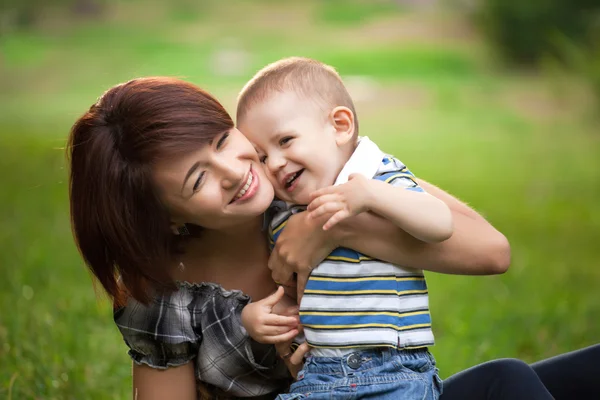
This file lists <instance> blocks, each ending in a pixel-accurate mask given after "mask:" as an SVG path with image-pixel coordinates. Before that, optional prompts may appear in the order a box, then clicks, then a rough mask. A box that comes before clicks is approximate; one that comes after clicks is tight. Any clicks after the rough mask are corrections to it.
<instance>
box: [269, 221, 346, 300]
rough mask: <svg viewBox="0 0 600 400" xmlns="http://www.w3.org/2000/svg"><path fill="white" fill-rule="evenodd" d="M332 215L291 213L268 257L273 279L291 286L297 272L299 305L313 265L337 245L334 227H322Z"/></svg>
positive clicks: (337, 237)
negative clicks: (315, 215) (316, 215)
mask: <svg viewBox="0 0 600 400" xmlns="http://www.w3.org/2000/svg"><path fill="white" fill-rule="evenodd" d="M331 216H332V214H331V213H329V214H324V215H322V216H321V217H319V218H310V217H309V215H308V213H307V212H301V213H298V214H295V215H292V216H291V217H290V218H289V219H288V222H287V224H286V226H285V228H284V229H283V231H282V232H281V235H279V238H278V239H277V242H276V243H275V248H274V249H273V251H272V252H271V257H270V258H269V268H270V269H271V271H272V276H273V280H274V281H275V282H278V283H281V284H285V285H290V284H296V283H295V282H293V274H294V273H297V274H298V276H297V289H298V304H299V303H300V299H301V298H302V293H303V292H304V287H305V286H306V281H307V280H308V276H309V275H310V272H311V271H312V269H313V268H315V267H316V266H317V265H318V264H319V263H320V262H321V261H323V260H324V259H325V258H326V257H327V256H328V255H329V253H331V252H332V251H333V250H334V249H335V248H337V247H339V245H338V241H339V240H340V238H339V232H338V230H337V228H335V227H334V228H332V229H330V230H328V231H324V230H323V228H322V227H323V224H324V223H325V222H327V221H328V220H329V218H331Z"/></svg>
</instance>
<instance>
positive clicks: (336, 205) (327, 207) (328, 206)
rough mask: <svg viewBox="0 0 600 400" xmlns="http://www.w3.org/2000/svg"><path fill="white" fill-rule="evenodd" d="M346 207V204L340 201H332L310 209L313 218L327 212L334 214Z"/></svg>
mask: <svg viewBox="0 0 600 400" xmlns="http://www.w3.org/2000/svg"><path fill="white" fill-rule="evenodd" d="M343 208H344V204H343V203H340V202H330V203H325V204H323V205H321V206H320V207H319V208H317V209H316V210H313V211H310V217H311V218H319V217H320V216H322V215H325V214H333V213H336V212H338V211H340V210H341V209H343Z"/></svg>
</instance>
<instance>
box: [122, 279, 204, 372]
mask: <svg viewBox="0 0 600 400" xmlns="http://www.w3.org/2000/svg"><path fill="white" fill-rule="evenodd" d="M193 302H194V298H193V296H191V295H190V293H187V292H186V291H184V290H179V291H176V292H174V293H170V294H165V295H162V296H159V297H157V298H155V299H154V300H153V301H152V302H151V303H150V304H148V305H144V304H141V303H139V302H137V301H136V300H134V299H129V301H128V302H127V305H126V306H125V307H121V308H118V309H116V310H115V311H114V315H113V317H114V321H115V324H116V325H117V327H118V328H119V330H120V332H121V335H122V336H123V339H124V341H125V343H126V344H127V346H128V347H129V356H130V357H131V359H132V360H133V361H135V362H136V363H137V364H145V365H148V366H150V367H152V368H158V369H165V368H168V367H175V366H179V365H183V364H186V363H188V362H189V361H191V360H193V359H194V358H195V357H196V356H197V354H198V349H199V345H200V342H201V340H202V337H201V328H200V326H196V325H197V324H196V323H195V321H194V319H193V318H192V313H191V312H190V310H191V308H192V307H193V304H192V303H193Z"/></svg>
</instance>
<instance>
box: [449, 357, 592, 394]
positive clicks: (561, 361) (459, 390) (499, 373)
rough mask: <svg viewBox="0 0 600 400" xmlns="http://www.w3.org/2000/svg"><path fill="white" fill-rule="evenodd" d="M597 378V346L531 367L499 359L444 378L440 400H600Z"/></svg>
mask: <svg viewBox="0 0 600 400" xmlns="http://www.w3.org/2000/svg"><path fill="white" fill-rule="evenodd" d="M599 376H600V345H595V346H591V347H587V348H585V349H581V350H577V351H574V352H571V353H566V354H562V355H560V356H556V357H553V358H549V359H547V360H543V361H540V362H537V363H535V364H532V365H531V366H530V365H528V364H526V363H525V362H523V361H520V360H516V359H500V360H494V361H490V362H487V363H484V364H480V365H477V366H475V367H472V368H469V369H467V370H465V371H462V372H459V373H457V374H455V375H453V376H451V377H450V378H448V379H446V380H445V381H444V392H443V394H442V396H441V397H440V400H454V399H456V400H459V399H460V400H471V399H473V400H476V399H477V400H479V399H480V400H519V399H524V400H525V399H527V400H537V399H552V398H555V399H557V400H562V399H569V400H571V399H583V398H586V399H588V398H600V396H599V395H598V389H597V384H595V383H596V382H595V380H598V379H599V378H598V377H599ZM594 393H596V395H595V396H597V397H595V396H594Z"/></svg>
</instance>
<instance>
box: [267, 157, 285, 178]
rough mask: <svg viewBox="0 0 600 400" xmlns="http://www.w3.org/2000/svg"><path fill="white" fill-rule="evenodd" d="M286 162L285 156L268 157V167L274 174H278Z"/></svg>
mask: <svg viewBox="0 0 600 400" xmlns="http://www.w3.org/2000/svg"><path fill="white" fill-rule="evenodd" d="M285 164H286V161H285V157H281V156H278V155H275V156H270V157H268V158H267V167H268V168H269V171H270V172H271V173H272V174H276V173H277V172H278V171H279V170H280V169H281V168H283V167H285Z"/></svg>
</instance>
